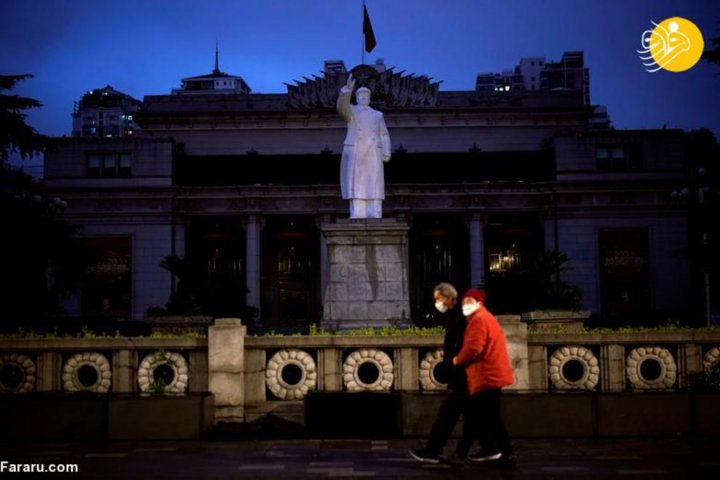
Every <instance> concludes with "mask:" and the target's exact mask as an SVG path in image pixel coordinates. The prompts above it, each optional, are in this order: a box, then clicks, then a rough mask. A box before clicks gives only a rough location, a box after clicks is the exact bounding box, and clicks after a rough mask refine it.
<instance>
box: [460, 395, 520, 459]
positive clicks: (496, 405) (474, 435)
mask: <svg viewBox="0 0 720 480" xmlns="http://www.w3.org/2000/svg"><path fill="white" fill-rule="evenodd" d="M500 395H501V390H500V389H499V388H498V389H493V390H484V391H482V392H479V393H476V394H475V395H472V396H471V397H470V398H469V400H468V402H467V409H466V410H465V412H464V418H465V422H464V424H463V435H462V438H461V439H460V442H459V443H458V448H457V451H458V455H460V456H465V455H467V453H468V452H469V451H470V447H471V446H472V443H473V442H474V441H475V440H479V441H480V444H481V446H482V448H483V449H486V450H490V449H493V448H494V447H495V446H496V447H497V448H499V449H500V452H502V453H503V455H512V454H513V453H514V451H513V446H512V443H511V442H510V436H509V435H508V432H507V429H506V428H505V423H504V422H503V420H502V415H501V412H500Z"/></svg>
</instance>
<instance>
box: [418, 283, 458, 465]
mask: <svg viewBox="0 0 720 480" xmlns="http://www.w3.org/2000/svg"><path fill="white" fill-rule="evenodd" d="M457 296H458V293H457V290H456V289H455V287H453V286H452V285H451V284H449V283H440V284H438V285H437V286H436V287H435V288H434V289H433V298H434V300H435V308H436V309H437V310H438V311H439V312H440V316H441V317H440V318H441V319H442V320H443V323H444V324H445V340H444V342H443V362H444V364H445V368H446V369H447V371H448V372H449V373H450V374H449V380H448V386H447V389H448V395H447V396H446V397H445V401H444V402H443V403H442V405H441V406H440V410H438V413H437V417H436V419H435V423H434V424H433V426H432V430H431V431H430V437H429V438H428V441H427V444H426V445H425V447H424V448H419V449H414V450H410V455H411V456H412V457H413V458H414V459H415V460H417V461H419V462H423V463H435V464H436V463H440V454H441V453H442V451H443V447H444V446H445V444H446V443H447V441H448V439H449V438H450V435H451V434H452V431H453V428H455V424H456V423H457V421H458V419H459V418H460V415H461V414H462V413H463V411H464V410H465V406H466V403H467V400H468V389H467V382H466V380H465V371H464V369H463V368H462V367H455V366H453V363H452V359H453V357H455V356H456V355H457V354H458V353H459V352H460V348H461V347H462V344H463V335H464V334H465V319H464V318H463V315H462V312H461V311H460V306H459V305H458V301H457ZM468 448H469V446H468Z"/></svg>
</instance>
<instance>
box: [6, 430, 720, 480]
mask: <svg viewBox="0 0 720 480" xmlns="http://www.w3.org/2000/svg"><path fill="white" fill-rule="evenodd" d="M514 443H515V447H516V450H517V454H518V460H519V466H518V469H517V470H514V471H507V470H499V469H495V468H490V467H485V466H466V467H464V468H457V467H451V466H449V465H437V466H430V465H423V464H419V463H417V462H415V461H414V460H412V459H411V458H410V457H409V456H408V454H407V450H408V449H409V448H416V447H419V446H421V441H419V440H405V439H402V440H395V439H391V440H335V439H332V440H295V439H294V440H261V441H249V440H248V441H241V442H238V441H200V442H112V443H110V442H108V443H94V444H90V443H72V444H68V443H64V444H60V443H58V444H22V445H10V444H2V445H0V461H8V462H10V463H13V464H17V463H35V464H43V465H49V464H51V463H54V464H58V463H63V464H77V465H78V467H79V472H78V473H74V474H57V473H54V474H44V475H39V474H36V475H32V474H15V475H13V474H8V473H7V471H6V472H2V473H0V478H40V477H42V478H52V479H57V478H72V479H95V478H98V479H115V478H118V479H120V478H122V479H135V478H147V479H154V480H160V479H178V478H181V479H185V478H192V479H231V478H286V477H294V478H365V477H374V478H450V477H452V478H462V479H464V478H466V479H470V478H487V479H495V478H498V479H500V478H502V479H523V478H533V479H550V478H568V479H569V478H584V477H593V478H717V475H718V472H720V453H718V452H720V438H712V439H703V438H650V439H648V438H642V439H626V438H623V439H603V440H593V439H581V440H557V439H541V440H538V439H533V440H527V439H525V440H523V439H520V440H515V442H514ZM451 446H454V443H453V442H451ZM448 451H449V450H448V449H446V452H448Z"/></svg>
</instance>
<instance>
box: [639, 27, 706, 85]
mask: <svg viewBox="0 0 720 480" xmlns="http://www.w3.org/2000/svg"><path fill="white" fill-rule="evenodd" d="M651 23H652V24H653V28H652V29H650V30H645V31H644V32H643V34H642V37H641V39H640V41H641V44H642V50H637V52H638V53H639V54H640V60H642V64H643V66H645V70H647V71H648V72H650V73H655V72H657V71H658V70H667V71H669V72H684V71H685V70H688V69H690V68H692V67H693V65H695V64H696V63H697V62H698V60H700V57H701V56H702V53H703V48H704V47H705V42H704V41H703V37H702V33H701V32H700V29H699V28H698V27H697V26H696V25H695V24H694V23H693V22H691V21H690V20H688V19H686V18H682V17H672V18H668V19H666V20H663V21H662V22H660V23H655V22H651Z"/></svg>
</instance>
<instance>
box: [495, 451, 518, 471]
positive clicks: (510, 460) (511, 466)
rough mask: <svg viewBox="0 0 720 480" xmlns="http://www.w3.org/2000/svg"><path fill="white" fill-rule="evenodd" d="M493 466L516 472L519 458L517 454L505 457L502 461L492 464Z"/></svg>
mask: <svg viewBox="0 0 720 480" xmlns="http://www.w3.org/2000/svg"><path fill="white" fill-rule="evenodd" d="M492 464H493V466H496V467H498V468H507V469H508V470H515V469H516V468H517V457H516V456H515V454H510V455H503V456H502V457H501V458H500V459H498V460H495V461H494V462H492Z"/></svg>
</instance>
